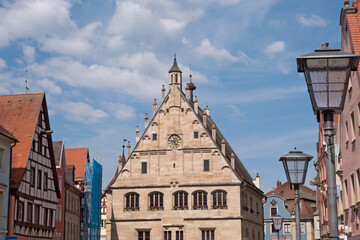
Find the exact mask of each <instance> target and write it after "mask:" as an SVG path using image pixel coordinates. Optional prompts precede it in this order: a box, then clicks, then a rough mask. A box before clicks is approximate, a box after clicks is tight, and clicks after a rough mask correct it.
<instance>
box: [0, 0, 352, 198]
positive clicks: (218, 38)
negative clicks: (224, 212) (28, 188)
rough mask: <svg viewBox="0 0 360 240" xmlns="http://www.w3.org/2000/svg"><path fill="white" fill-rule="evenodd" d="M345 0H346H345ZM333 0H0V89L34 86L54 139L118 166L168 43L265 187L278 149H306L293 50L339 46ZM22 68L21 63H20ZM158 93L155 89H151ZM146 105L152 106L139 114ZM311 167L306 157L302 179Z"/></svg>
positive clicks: (167, 55) (311, 133)
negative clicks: (42, 94) (43, 100)
mask: <svg viewBox="0 0 360 240" xmlns="http://www.w3.org/2000/svg"><path fill="white" fill-rule="evenodd" d="M351 2H352V1H351ZM342 5H343V1H341V0H337V1H329V0H317V1H313V0H304V1H286V0H257V1H253V0H183V1H176V0H103V1H99V0H87V1H86V0H83V1H81V0H0V94H16V93H24V92H25V80H26V78H27V79H28V86H29V88H30V91H31V92H45V93H46V97H47V101H48V108H49V111H50V114H51V115H50V123H51V127H52V129H53V130H54V133H53V139H54V140H64V141H65V146H66V147H67V148H76V147H89V149H90V152H91V153H92V155H93V156H95V157H96V158H97V159H99V161H100V162H101V163H102V164H103V166H104V172H103V175H104V177H103V186H106V185H107V183H108V182H109V180H110V178H111V177H112V176H113V174H114V170H115V168H116V167H117V159H118V156H119V155H121V152H122V148H121V145H122V139H123V138H126V139H128V140H130V142H131V144H132V145H134V143H135V130H136V126H137V125H138V126H139V127H140V132H142V131H143V130H144V116H145V113H146V112H148V113H152V104H153V101H154V98H157V99H161V86H162V85H163V84H165V86H166V84H167V71H168V70H169V68H170V67H171V65H172V61H173V57H174V53H176V55H177V60H178V63H179V66H180V68H181V70H182V71H183V79H184V81H185V82H188V80H189V77H188V75H189V65H190V64H191V68H192V75H193V82H194V83H195V84H196V86H197V90H196V92H195V95H197V96H198V100H199V105H200V107H202V108H204V107H205V106H206V105H209V108H210V115H211V116H212V118H213V119H214V120H215V122H216V123H217V126H218V127H219V128H220V130H221V131H222V133H223V134H224V136H225V137H226V138H227V140H228V142H229V143H230V144H231V145H232V147H233V148H234V149H235V150H236V153H237V155H238V156H239V157H240V159H241V161H242V162H243V164H244V165H245V167H246V168H247V169H248V171H249V172H250V174H251V175H252V176H253V177H255V176H256V173H257V172H258V173H259V174H260V177H261V188H262V190H263V191H265V192H267V191H269V190H271V189H272V187H273V186H275V183H276V180H278V179H279V180H281V181H285V174H284V170H283V167H282V165H281V163H280V162H279V161H278V160H279V157H280V156H281V155H283V154H285V153H287V152H288V151H290V150H292V149H293V148H294V147H297V149H299V150H302V151H304V152H306V153H308V154H311V155H314V156H315V154H316V146H315V143H316V141H317V122H316V117H315V116H314V115H313V113H312V108H311V104H310V100H309V96H308V93H307V91H306V86H305V80H304V77H303V75H301V74H298V73H297V70H296V56H299V55H303V54H307V53H310V52H312V51H313V50H314V49H317V48H319V47H320V45H321V43H322V42H329V43H330V46H331V47H337V48H339V47H340V44H341V42H340V27H339V17H340V10H341V7H342ZM26 70H27V71H28V72H27V73H26V72H25V71H26ZM158 102H160V100H158ZM150 116H152V114H150ZM314 176H315V172H314V168H313V166H312V164H311V165H309V174H308V177H307V182H308V181H309V180H310V179H312V178H313V177H314Z"/></svg>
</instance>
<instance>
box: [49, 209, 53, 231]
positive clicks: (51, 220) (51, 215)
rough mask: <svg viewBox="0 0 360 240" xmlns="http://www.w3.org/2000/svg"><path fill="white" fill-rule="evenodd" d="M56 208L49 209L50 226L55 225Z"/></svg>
mask: <svg viewBox="0 0 360 240" xmlns="http://www.w3.org/2000/svg"><path fill="white" fill-rule="evenodd" d="M53 217H54V210H51V209H49V226H50V227H52V225H53Z"/></svg>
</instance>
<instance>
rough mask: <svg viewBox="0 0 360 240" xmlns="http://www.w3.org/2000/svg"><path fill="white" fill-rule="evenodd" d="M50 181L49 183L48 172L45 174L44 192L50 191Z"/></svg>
mask: <svg viewBox="0 0 360 240" xmlns="http://www.w3.org/2000/svg"><path fill="white" fill-rule="evenodd" d="M48 181H49V175H48V173H47V172H44V182H43V191H47V190H48Z"/></svg>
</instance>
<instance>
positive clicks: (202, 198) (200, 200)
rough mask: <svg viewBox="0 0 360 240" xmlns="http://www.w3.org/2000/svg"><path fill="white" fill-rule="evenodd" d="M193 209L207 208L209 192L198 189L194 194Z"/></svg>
mask: <svg viewBox="0 0 360 240" xmlns="http://www.w3.org/2000/svg"><path fill="white" fill-rule="evenodd" d="M192 197H193V198H192V200H193V209H204V208H205V209H207V208H208V205H207V192H205V191H196V192H194V193H193V194H192Z"/></svg>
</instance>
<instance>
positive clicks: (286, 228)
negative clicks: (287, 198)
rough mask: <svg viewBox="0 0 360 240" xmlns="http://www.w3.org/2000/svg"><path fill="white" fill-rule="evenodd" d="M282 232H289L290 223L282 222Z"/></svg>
mask: <svg viewBox="0 0 360 240" xmlns="http://www.w3.org/2000/svg"><path fill="white" fill-rule="evenodd" d="M284 233H291V225H290V223H285V224H284Z"/></svg>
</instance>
